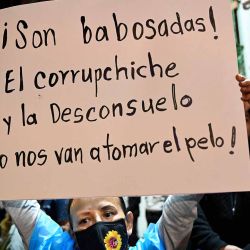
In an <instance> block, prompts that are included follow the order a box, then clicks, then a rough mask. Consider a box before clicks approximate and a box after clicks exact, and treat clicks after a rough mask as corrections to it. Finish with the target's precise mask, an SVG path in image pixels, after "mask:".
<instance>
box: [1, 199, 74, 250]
mask: <svg viewBox="0 0 250 250" xmlns="http://www.w3.org/2000/svg"><path fill="white" fill-rule="evenodd" d="M3 206H4V208H5V209H6V210H7V212H8V213H9V214H10V215H11V217H12V220H13V222H14V223H15V225H16V227H17V229H18V231H19V233H20V235H21V236H22V239H23V242H24V245H25V247H26V248H28V249H29V250H45V249H50V250H72V249H74V240H73V239H72V238H71V236H70V235H69V234H68V233H67V232H63V230H62V228H61V227H60V226H59V225H58V224H57V223H56V222H54V221H53V220H52V219H51V218H50V217H49V216H48V215H46V214H45V213H44V212H43V211H42V210H41V209H40V205H39V204H38V202H37V201H30V200H27V201H4V202H3Z"/></svg>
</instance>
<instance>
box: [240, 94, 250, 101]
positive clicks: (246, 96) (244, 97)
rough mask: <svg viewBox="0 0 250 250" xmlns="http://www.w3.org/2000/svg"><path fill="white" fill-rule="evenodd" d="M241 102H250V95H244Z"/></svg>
mask: <svg viewBox="0 0 250 250" xmlns="http://www.w3.org/2000/svg"><path fill="white" fill-rule="evenodd" d="M241 100H242V101H243V102H250V94H246V95H242V97H241Z"/></svg>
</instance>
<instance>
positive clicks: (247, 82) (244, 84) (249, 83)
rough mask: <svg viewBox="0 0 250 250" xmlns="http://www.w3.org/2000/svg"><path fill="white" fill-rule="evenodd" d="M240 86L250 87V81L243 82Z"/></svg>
mask: <svg viewBox="0 0 250 250" xmlns="http://www.w3.org/2000/svg"><path fill="white" fill-rule="evenodd" d="M239 85H240V86H241V87H247V86H250V81H249V80H247V81H243V82H239Z"/></svg>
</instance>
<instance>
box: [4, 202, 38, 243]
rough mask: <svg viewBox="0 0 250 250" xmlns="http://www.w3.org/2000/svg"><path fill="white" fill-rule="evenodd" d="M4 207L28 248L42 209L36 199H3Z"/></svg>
mask: <svg viewBox="0 0 250 250" xmlns="http://www.w3.org/2000/svg"><path fill="white" fill-rule="evenodd" d="M2 204H3V207H4V208H5V209H6V211H7V212H8V213H9V214H10V216H11V218H12V221H13V223H14V224H15V225H16V227H17V229H18V231H19V233H20V235H21V237H22V239H23V243H24V245H25V247H26V248H28V246H29V242H30V238H31V235H32V232H33V229H34V227H35V225H36V221H37V218H38V217H39V215H40V213H41V210H40V205H39V203H38V202H37V201H35V200H23V201H3V202H2Z"/></svg>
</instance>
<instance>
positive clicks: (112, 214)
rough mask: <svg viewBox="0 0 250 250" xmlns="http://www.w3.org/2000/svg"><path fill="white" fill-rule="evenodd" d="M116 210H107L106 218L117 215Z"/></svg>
mask: <svg viewBox="0 0 250 250" xmlns="http://www.w3.org/2000/svg"><path fill="white" fill-rule="evenodd" d="M115 214H116V213H115V212H114V211H106V212H105V213H104V216H105V217H106V218H111V217H113V216H115Z"/></svg>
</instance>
